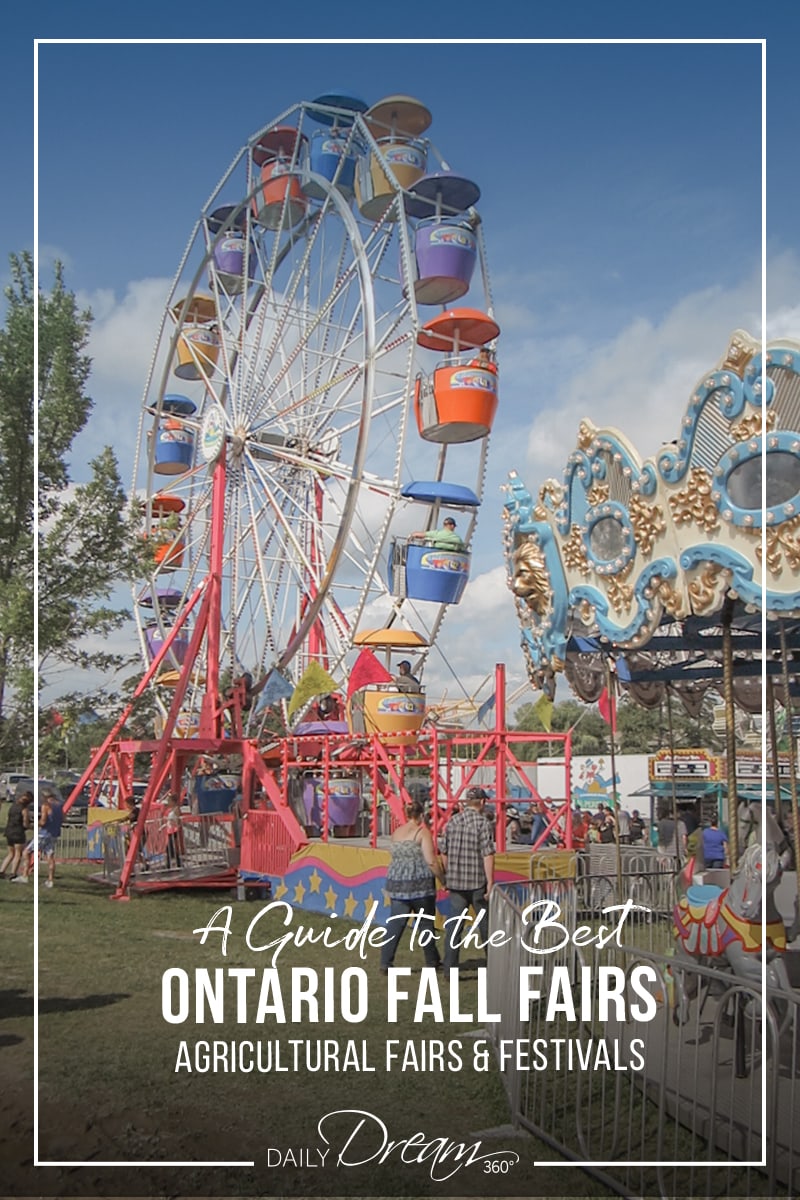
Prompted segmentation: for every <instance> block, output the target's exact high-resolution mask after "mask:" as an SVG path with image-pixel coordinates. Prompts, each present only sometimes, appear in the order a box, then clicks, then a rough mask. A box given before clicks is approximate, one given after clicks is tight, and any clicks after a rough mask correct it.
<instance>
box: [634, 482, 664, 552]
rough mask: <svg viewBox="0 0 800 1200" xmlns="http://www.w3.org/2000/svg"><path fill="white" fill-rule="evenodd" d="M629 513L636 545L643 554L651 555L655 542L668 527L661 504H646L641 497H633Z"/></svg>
mask: <svg viewBox="0 0 800 1200" xmlns="http://www.w3.org/2000/svg"><path fill="white" fill-rule="evenodd" d="M628 512H629V514H630V518H631V525H632V526H633V532H634V534H635V537H636V545H637V546H638V547H639V549H640V550H641V552H642V554H649V553H650V551H651V550H652V549H653V543H654V541H655V540H656V538H657V537H658V536H659V535H660V534H662V533H663V532H664V530H665V529H666V527H667V525H666V521H665V520H664V511H663V509H662V508H661V506H660V505H659V504H646V503H645V501H644V500H643V499H642V497H641V496H636V495H633V496H631V498H630V500H629V501H628Z"/></svg>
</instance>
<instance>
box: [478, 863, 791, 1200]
mask: <svg viewBox="0 0 800 1200" xmlns="http://www.w3.org/2000/svg"><path fill="white" fill-rule="evenodd" d="M584 882H585V881H584ZM589 882H590V883H591V880H590V881H589ZM570 887H571V888H572V889H573V893H574V894H573V896H572V897H571V898H570V897H569V895H568V893H569V890H570ZM580 888H581V885H580V883H579V884H578V885H574V884H571V883H570V881H568V880H561V881H557V882H556V881H536V882H533V883H531V884H529V885H527V887H526V885H521V884H516V885H511V886H507V885H505V884H503V885H500V886H498V887H495V888H494V889H493V891H492V896H491V908H490V920H491V927H492V929H493V930H498V929H499V930H502V931H503V932H504V934H505V935H506V937H505V938H504V939H503V945H501V946H491V947H490V948H489V971H488V976H489V1003H490V1008H491V1011H492V1012H497V1013H500V1014H501V1020H500V1021H499V1022H498V1023H496V1024H494V1025H492V1026H491V1027H490V1029H491V1037H492V1040H493V1041H494V1044H495V1049H496V1052H497V1056H498V1064H499V1067H500V1071H501V1075H502V1077H503V1080H504V1083H505V1087H506V1090H507V1093H508V1097H509V1101H510V1105H511V1111H512V1116H513V1119H514V1122H515V1123H516V1124H517V1125H519V1126H521V1127H524V1128H526V1129H528V1130H529V1131H530V1132H532V1133H534V1134H536V1135H537V1136H538V1137H540V1138H541V1139H543V1140H544V1141H545V1142H547V1143H548V1144H549V1145H551V1146H553V1147H555V1148H556V1149H557V1150H559V1151H560V1153H561V1154H563V1155H564V1157H565V1158H567V1159H570V1160H572V1161H574V1162H575V1163H576V1164H578V1165H580V1164H585V1169H587V1170H589V1171H590V1172H591V1173H593V1174H595V1175H597V1176H598V1177H599V1178H602V1179H604V1180H605V1181H606V1182H610V1183H611V1184H612V1186H614V1187H616V1188H617V1189H618V1190H619V1192H620V1193H621V1194H623V1195H628V1196H642V1195H657V1196H662V1197H665V1198H671V1197H678V1196H691V1197H693V1198H696V1200H702V1198H703V1197H719V1196H735V1195H742V1196H771V1197H779V1196H786V1197H789V1196H795V1195H797V1194H798V1191H799V1190H800V994H798V992H797V991H796V990H795V991H792V992H776V991H774V990H772V989H768V994H767V999H766V1005H765V1004H764V1003H763V1002H762V997H761V994H760V989H759V988H758V987H757V986H754V985H751V984H749V983H746V982H744V981H742V980H741V979H737V978H736V977H735V976H733V975H730V974H727V973H725V972H723V971H721V970H719V969H712V968H708V967H701V966H699V965H696V964H694V963H693V962H691V961H686V960H683V959H681V972H682V976H681V979H682V982H683V984H684V986H685V987H686V988H687V991H689V992H694V991H696V992H697V998H696V999H694V1000H693V1002H692V1003H691V1004H690V1007H689V1015H688V1018H687V1019H685V1020H684V1022H683V1023H682V1024H680V1025H676V1023H675V1022H674V1020H673V1012H672V1010H673V1005H674V989H675V986H676V983H675V978H674V977H673V973H672V972H673V968H674V965H675V960H674V959H673V958H671V957H670V956H669V955H667V954H659V953H655V952H654V951H652V950H650V949H649V948H647V947H648V945H649V942H650V940H651V933H650V931H651V930H652V922H650V923H647V922H645V921H641V922H640V921H637V920H636V919H635V918H634V917H632V918H631V919H630V921H629V922H628V923H626V925H625V927H624V941H623V931H620V934H619V937H618V938H616V939H612V940H610V941H609V943H608V944H607V945H606V946H604V947H603V948H598V946H597V945H596V944H594V943H592V944H584V945H582V946H576V945H575V941H573V940H572V939H571V938H570V937H568V936H567V934H569V933H574V931H575V930H576V925H580V924H581V922H582V921H585V922H586V925H585V927H586V928H588V930H589V932H590V933H591V932H592V931H594V932H595V933H596V932H597V930H598V927H599V921H598V919H597V918H596V917H592V916H591V915H590V916H589V919H588V921H587V920H586V917H585V914H584V915H582V914H581V906H582V904H583V900H581V899H580V898H579V896H580ZM556 889H557V890H556ZM547 900H556V902H557V903H559V904H560V906H561V908H560V913H559V914H558V916H557V918H556V917H555V916H552V920H553V922H556V920H557V921H560V922H561V924H562V927H563V928H562V930H561V931H559V929H558V928H557V927H556V925H555V924H552V925H551V926H549V927H542V928H540V929H538V931H537V929H536V920H537V918H538V916H539V915H540V914H541V913H542V912H543V907H542V906H541V904H540V907H538V908H536V909H533V910H529V911H528V915H527V919H525V917H524V914H525V911H526V907H527V906H528V905H530V904H531V903H534V902H537V901H539V902H542V901H547ZM551 915H552V914H551ZM602 920H603V918H600V921H602ZM575 940H581V939H580V938H577V939H575ZM582 940H583V941H584V943H586V942H587V937H584V938H583V939H582ZM640 941H641V943H643V945H641V946H640V944H639V943H640ZM524 943H527V947H535V950H531V949H529V948H526V946H525V945H524ZM548 943H549V949H550V952H544V951H545V950H547V949H548ZM534 965H535V966H537V968H540V971H541V973H539V974H537V975H536V976H535V980H534V981H533V982H531V979H530V978H529V976H528V974H527V973H526V972H524V971H522V972H521V968H525V967H531V966H534ZM601 967H602V968H608V967H615V968H617V969H619V968H622V972H623V975H622V978H623V979H624V985H623V986H622V991H621V994H620V999H619V1001H617V1000H613V999H612V1000H609V1001H608V1002H607V1003H606V1002H603V1001H602V996H603V988H604V986H606V987H607V986H609V985H608V978H609V975H608V972H607V971H601V970H600V968H601ZM566 981H569V982H568V983H567V982H566ZM533 988H535V989H536V990H537V991H538V993H539V997H532V998H531V997H529V995H528V993H529V992H530V991H531V990H532V989H533ZM551 989H555V991H551ZM642 989H644V991H645V992H646V993H647V996H649V998H650V999H649V1000H647V1001H645V1000H644V999H643V998H642ZM567 993H568V994H567ZM552 996H555V997H556V999H557V1000H558V1003H557V1004H556V1005H555V1006H554V1007H552V1008H551V1009H550V1011H548V997H552ZM521 999H522V1000H523V1003H522V1005H521V1004H520V1001H521ZM570 1003H574V1012H572V1011H570V1009H569V1004H570ZM637 1005H638V1006H639V1007H638V1008H637V1007H636V1006H637ZM648 1006H649V1007H648ZM604 1007H606V1008H607V1010H608V1011H607V1012H604ZM645 1018H646V1019H645ZM762 1035H763V1036H762ZM762 1103H764V1104H765V1109H766V1125H764V1122H763V1114H762ZM765 1131H766V1133H767V1134H768V1136H767V1137H766V1139H765V1138H764V1137H763V1134H764V1132H765ZM743 1163H749V1164H751V1165H749V1166H743V1165H742V1164H743ZM712 1164H713V1165H712ZM753 1164H761V1165H753Z"/></svg>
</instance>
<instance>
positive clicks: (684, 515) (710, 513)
mask: <svg viewBox="0 0 800 1200" xmlns="http://www.w3.org/2000/svg"><path fill="white" fill-rule="evenodd" d="M669 505H670V508H671V509H672V515H673V517H674V518H675V524H676V525H688V524H689V523H690V522H691V521H694V522H695V524H696V525H699V526H700V528H701V529H705V530H706V532H707V533H710V532H711V531H712V530H714V529H717V528H718V527H719V512H718V511H717V506H716V504H715V503H714V501H713V500H712V499H711V476H710V475H709V473H708V471H707V470H706V469H705V468H704V467H693V468H692V470H691V471H690V472H689V482H688V485H687V487H685V488H684V489H683V491H680V492H676V493H675V495H674V496H670V498H669Z"/></svg>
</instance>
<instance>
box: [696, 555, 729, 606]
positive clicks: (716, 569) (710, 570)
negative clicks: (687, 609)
mask: <svg viewBox="0 0 800 1200" xmlns="http://www.w3.org/2000/svg"><path fill="white" fill-rule="evenodd" d="M728 574H729V573H728V571H727V570H726V569H725V568H724V567H721V566H720V565H719V564H718V563H709V564H708V566H706V567H705V568H704V570H702V571H701V572H700V574H699V575H697V576H695V578H694V579H693V580H692V582H691V583H690V584H689V595H690V597H691V600H692V608H693V609H694V611H695V612H696V613H698V614H699V613H704V612H714V611H715V610H716V609H717V608H719V606H720V604H721V603H722V600H723V598H724V596H725V593H726V592H727V590H728Z"/></svg>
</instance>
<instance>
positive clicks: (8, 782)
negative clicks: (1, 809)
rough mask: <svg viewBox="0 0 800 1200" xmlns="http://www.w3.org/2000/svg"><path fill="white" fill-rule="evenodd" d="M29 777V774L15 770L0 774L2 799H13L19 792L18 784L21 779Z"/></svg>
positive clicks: (0, 795) (0, 796) (0, 794)
mask: <svg viewBox="0 0 800 1200" xmlns="http://www.w3.org/2000/svg"><path fill="white" fill-rule="evenodd" d="M27 778H28V777H27V775H25V774H23V773H22V772H15V771H6V772H5V774H3V775H0V800H13V799H14V797H15V796H16V794H17V793H16V787H17V784H18V783H19V781H20V780H21V779H27ZM22 790H23V791H24V790H25V789H24V788H23V789H22Z"/></svg>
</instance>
